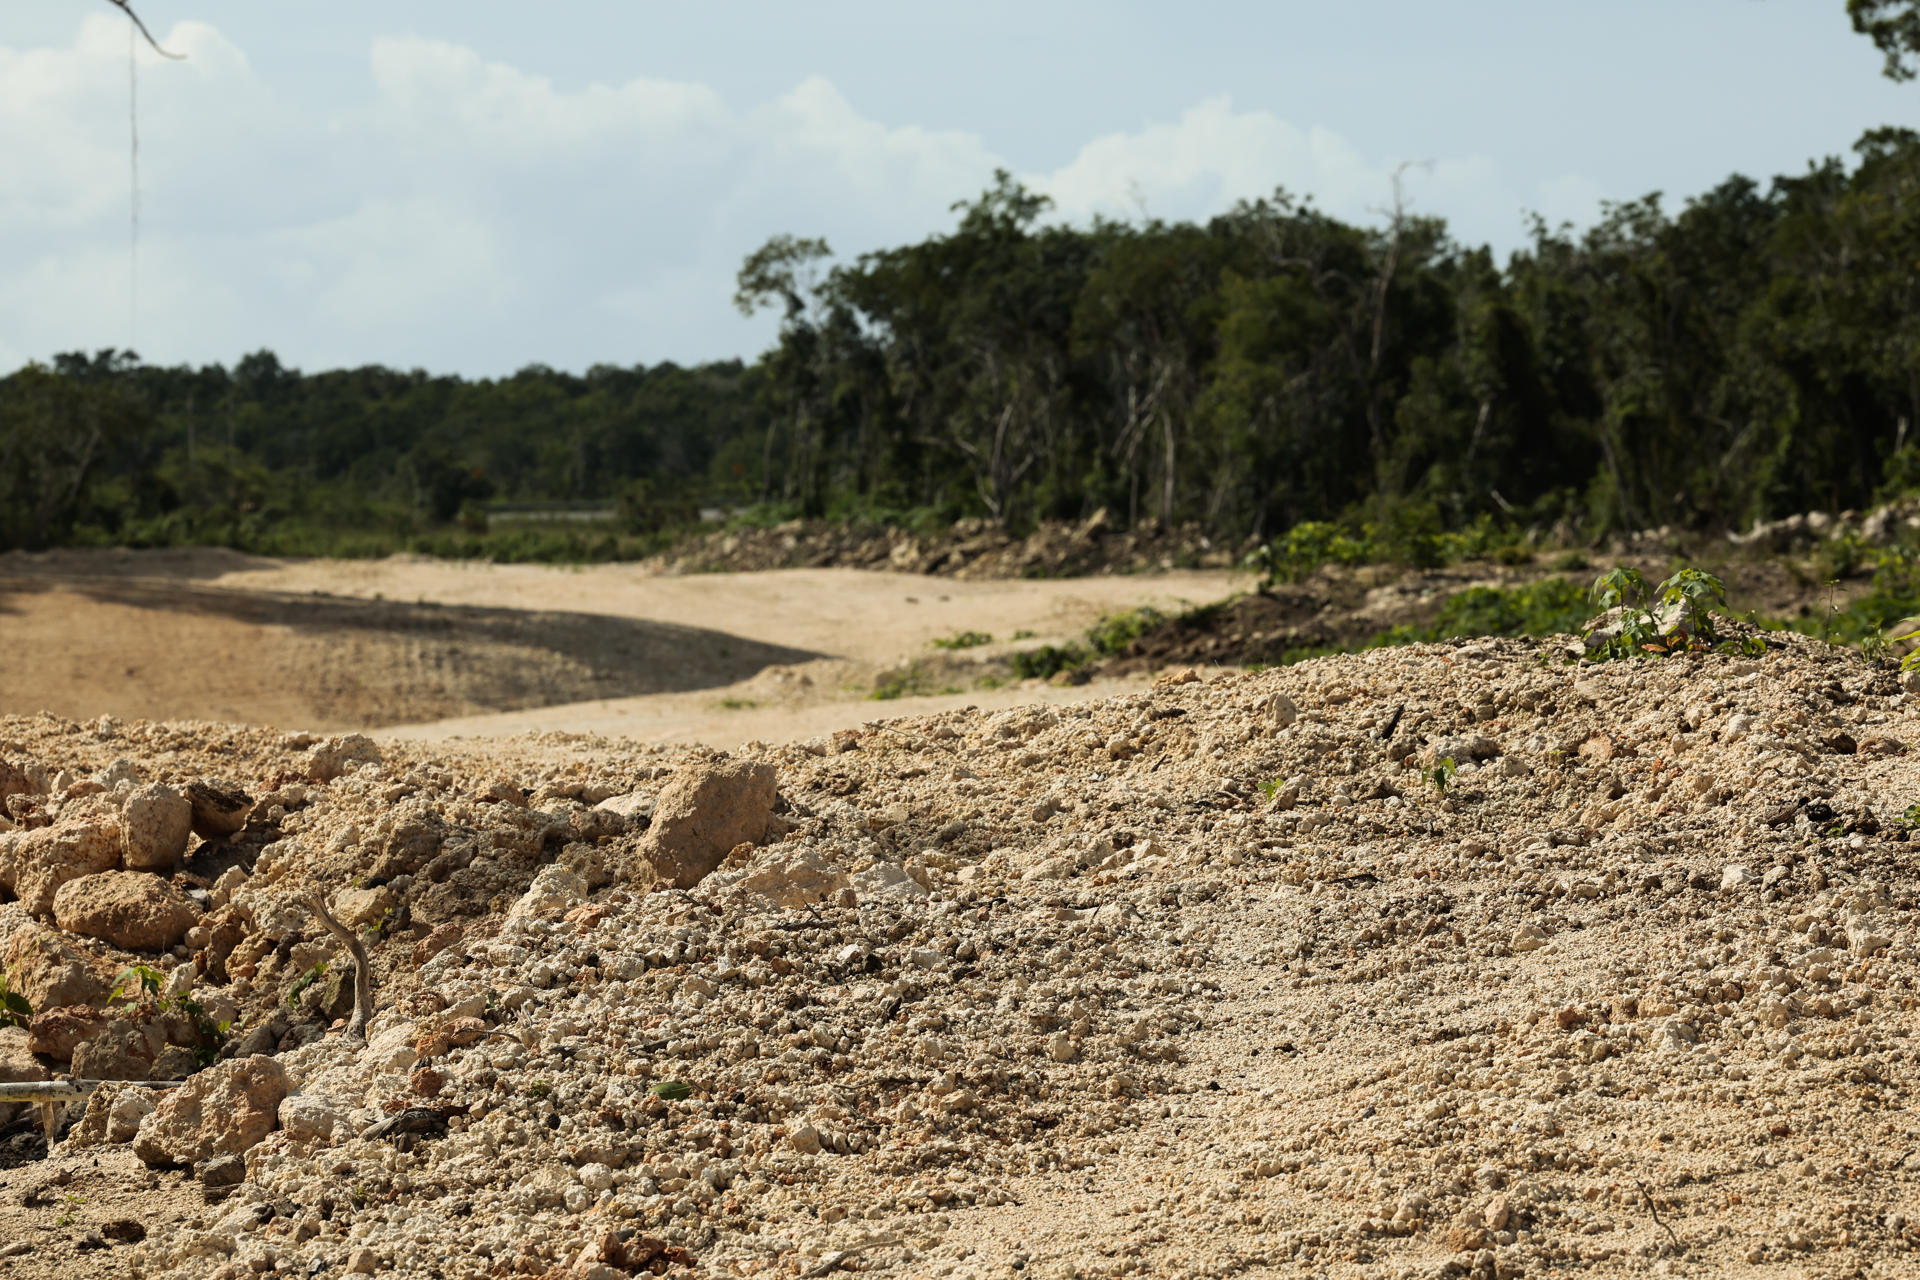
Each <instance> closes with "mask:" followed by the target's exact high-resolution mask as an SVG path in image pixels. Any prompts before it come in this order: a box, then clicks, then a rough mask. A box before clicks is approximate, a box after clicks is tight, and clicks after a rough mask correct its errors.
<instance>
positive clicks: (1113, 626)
mask: <svg viewBox="0 0 1920 1280" xmlns="http://www.w3.org/2000/svg"><path fill="white" fill-rule="evenodd" d="M1166 620H1167V615H1166V614H1164V613H1162V612H1160V611H1159V610H1158V609H1156V608H1154V607H1153V606H1152V605H1145V604H1143V605H1141V606H1140V607H1139V608H1137V609H1129V610H1127V611H1126V612H1125V613H1115V614H1109V615H1108V616H1106V617H1104V618H1102V619H1100V621H1098V622H1096V623H1094V624H1093V626H1091V627H1089V628H1088V629H1087V643H1088V644H1089V645H1091V646H1092V647H1093V651H1094V652H1095V653H1097V654H1100V655H1101V656H1103V657H1109V658H1110V657H1112V656H1113V655H1114V654H1117V653H1120V652H1123V651H1124V650H1125V649H1126V647H1127V646H1128V645H1130V644H1132V643H1133V642H1134V641H1135V640H1138V639H1139V638H1140V637H1141V636H1143V635H1145V634H1147V632H1149V631H1152V630H1153V629H1154V628H1156V627H1158V626H1160V625H1161V624H1162V623H1164V622H1165V621H1166Z"/></svg>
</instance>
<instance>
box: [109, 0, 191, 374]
mask: <svg viewBox="0 0 1920 1280" xmlns="http://www.w3.org/2000/svg"><path fill="white" fill-rule="evenodd" d="M107 3H108V4H111V5H112V6H113V7H114V8H116V9H118V10H120V12H122V13H124V14H126V15H127V139H128V143H129V145H128V148H127V178H128V186H129V189H130V193H129V196H128V201H127V354H129V355H132V354H133V353H134V352H135V351H136V350H137V349H138V344H139V337H140V333H139V329H140V62H139V58H138V57H137V56H136V55H137V54H138V53H139V49H140V46H139V45H138V44H137V43H136V42H135V41H134V38H133V36H134V32H135V31H138V32H139V33H140V34H141V35H142V36H144V37H145V38H146V41H147V43H148V44H149V45H150V46H152V48H153V51H154V52H155V53H157V54H159V55H160V56H161V57H163V58H172V59H173V60H174V61H176V62H178V61H180V60H181V59H183V58H185V57H186V56H187V55H186V54H184V53H170V52H168V51H167V50H165V49H162V48H161V47H160V42H159V41H158V40H155V39H154V38H153V33H152V32H151V31H148V30H147V24H146V23H144V22H142V21H140V15H139V14H137V13H135V12H134V11H133V5H132V3H131V2H130V0H107Z"/></svg>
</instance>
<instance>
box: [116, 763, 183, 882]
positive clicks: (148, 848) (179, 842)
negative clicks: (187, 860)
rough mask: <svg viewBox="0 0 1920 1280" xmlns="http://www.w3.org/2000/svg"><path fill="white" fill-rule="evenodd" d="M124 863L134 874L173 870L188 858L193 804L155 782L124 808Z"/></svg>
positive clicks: (142, 790) (133, 795)
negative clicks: (136, 872)
mask: <svg viewBox="0 0 1920 1280" xmlns="http://www.w3.org/2000/svg"><path fill="white" fill-rule="evenodd" d="M120 833H121V861H122V864H123V865H124V866H126V867H127V869H128V870H130V871H171V870H173V869H174V868H175V867H176V866H178V865H180V859H181V858H183V857H185V856H186V852H187V837H188V836H190V835H191V834H192V833H193V804H192V802H191V801H189V800H188V799H187V798H186V797H185V796H183V795H181V794H180V793H179V792H178V791H175V790H174V789H173V788H172V787H167V786H162V785H161V784H159V783H157V782H156V783H153V784H152V785H150V786H145V787H141V788H140V789H139V790H138V791H135V792H134V793H133V794H132V795H130V796H128V797H127V802H126V804H124V805H122V806H121V808H120Z"/></svg>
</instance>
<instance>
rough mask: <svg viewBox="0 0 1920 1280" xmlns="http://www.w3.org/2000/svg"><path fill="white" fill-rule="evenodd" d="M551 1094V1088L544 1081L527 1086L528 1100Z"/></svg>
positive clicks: (536, 1081)
mask: <svg viewBox="0 0 1920 1280" xmlns="http://www.w3.org/2000/svg"><path fill="white" fill-rule="evenodd" d="M552 1092H553V1086H552V1085H551V1084H549V1083H547V1082H546V1081H545V1080H535V1081H534V1082H533V1083H532V1084H530V1085H528V1086H527V1096H528V1097H529V1098H544V1097H546V1096H547V1095H548V1094H549V1093H552Z"/></svg>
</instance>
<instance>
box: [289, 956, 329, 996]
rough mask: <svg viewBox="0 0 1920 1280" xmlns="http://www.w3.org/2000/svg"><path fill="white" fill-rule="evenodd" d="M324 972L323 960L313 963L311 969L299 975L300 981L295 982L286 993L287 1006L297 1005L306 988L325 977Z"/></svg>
mask: <svg viewBox="0 0 1920 1280" xmlns="http://www.w3.org/2000/svg"><path fill="white" fill-rule="evenodd" d="M326 972H327V962H326V961H325V960H317V961H315V962H314V965H313V968H311V969H309V970H307V971H306V972H305V973H303V974H301V975H300V980H299V981H298V982H295V983H294V984H293V986H292V987H291V988H290V989H289V990H288V991H287V1003H288V1004H289V1005H292V1004H296V1003H298V1001H299V999H300V996H301V994H302V993H303V992H305V991H306V989H307V988H308V987H310V986H312V985H313V984H314V983H316V982H318V981H320V979H321V978H322V977H324V976H325V975H326Z"/></svg>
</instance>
